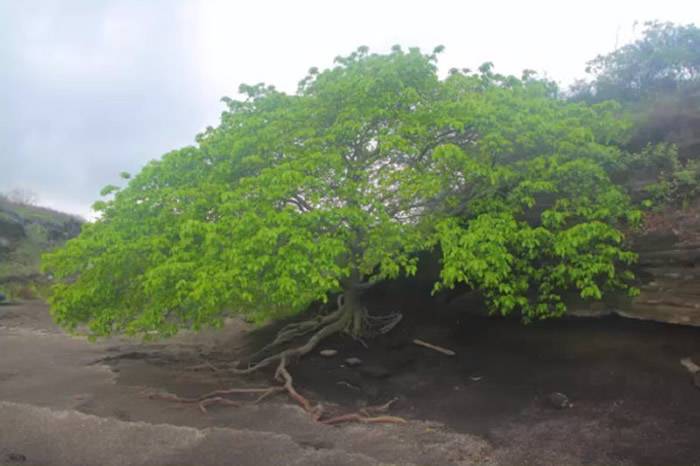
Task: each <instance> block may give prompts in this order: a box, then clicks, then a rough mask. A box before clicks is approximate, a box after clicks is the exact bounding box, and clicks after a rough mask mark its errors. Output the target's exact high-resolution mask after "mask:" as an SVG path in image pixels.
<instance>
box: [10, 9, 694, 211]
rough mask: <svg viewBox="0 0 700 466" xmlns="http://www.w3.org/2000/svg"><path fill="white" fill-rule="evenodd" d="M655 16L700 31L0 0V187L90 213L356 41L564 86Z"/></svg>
mask: <svg viewBox="0 0 700 466" xmlns="http://www.w3.org/2000/svg"><path fill="white" fill-rule="evenodd" d="M652 19H658V20H663V21H673V22H676V23H683V24H687V23H695V24H700V2H698V1H691V0H682V1H675V0H665V1H659V0H656V1H644V0H636V1H634V0H625V1H614V0H607V1H598V0H586V1H584V0H581V1H576V2H571V1H569V2H565V1H550V2H547V1H537V0H529V1H497V0H492V1H479V2H476V1H467V0H462V1H441V0H423V1H407V0H402V1H381V0H373V1H365V0H353V1H330V0H325V1H303V0H287V1H270V0H258V1H256V2H254V1H246V2H235V1H177V0H162V1H155V0H154V1H147V0H133V1H130V0H119V1H102V0H85V1H70V0H62V1H58V0H54V1H50V0H47V1H40V0H0V149H1V150H0V192H6V191H9V190H10V189H13V188H24V189H30V190H33V191H34V192H35V193H37V195H38V197H39V200H40V203H42V204H44V205H49V206H52V207H55V208H58V209H62V210H65V211H68V212H72V213H78V214H82V215H85V216H89V213H90V205H91V204H92V202H93V201H94V200H95V199H97V198H98V197H99V196H98V192H99V190H100V188H101V187H102V186H104V185H106V184H109V183H116V182H118V173H119V172H121V171H129V172H136V171H138V169H139V167H141V166H142V165H143V164H144V163H145V162H147V161H148V160H151V159H153V158H157V157H159V156H160V155H162V154H163V153H165V152H167V151H168V150H171V149H174V148H178V147H181V146H183V145H187V144H191V143H193V140H194V136H195V135H196V134H197V133H198V132H200V131H201V130H202V129H204V128H205V127H206V126H208V125H216V123H217V120H218V115H219V113H220V112H221V110H222V109H223V106H222V104H221V103H220V101H219V99H220V98H221V97H222V96H235V95H236V90H237V88H238V85H239V84H240V83H242V82H244V83H257V82H260V81H264V82H267V83H270V84H274V85H275V86H276V87H277V88H280V89H283V90H286V91H290V92H292V91H294V89H295V88H296V83H297V82H298V81H299V79H301V78H302V77H303V76H304V75H305V73H306V71H307V70H308V69H309V68H310V67H311V66H318V67H320V68H323V67H327V66H330V65H331V64H332V60H333V58H334V57H335V56H336V55H339V54H347V53H349V52H351V51H352V50H354V49H355V48H357V47H358V46H360V45H367V46H369V47H370V49H371V50H373V51H379V52H383V51H387V50H389V48H390V47H391V46H392V45H394V44H400V45H403V46H406V47H408V46H420V47H421V48H424V49H425V50H426V51H431V50H432V49H433V48H434V47H435V46H436V45H440V44H442V45H444V46H446V50H445V52H444V53H443V55H442V56H441V60H440V67H441V69H442V70H443V71H446V70H448V69H449V68H451V67H460V68H462V67H470V68H475V67H477V66H479V65H480V64H481V63H483V62H485V61H492V62H494V63H495V65H496V70H497V71H499V72H501V73H516V74H519V73H520V71H521V70H523V69H525V68H530V69H534V70H537V71H540V72H543V73H546V74H547V76H549V77H550V78H552V79H555V80H556V81H558V82H559V83H560V84H562V85H567V84H569V83H571V82H572V81H573V79H575V78H577V77H584V76H585V72H584V69H585V63H586V61H588V60H590V59H591V58H593V57H595V55H597V54H599V53H606V52H609V51H611V50H613V49H614V48H615V47H616V45H618V46H619V45H623V44H624V43H625V42H626V41H629V40H631V39H632V38H634V37H635V33H638V32H639V30H640V28H641V23H643V22H644V21H647V20H652ZM635 21H636V22H638V23H639V24H638V25H637V26H635Z"/></svg>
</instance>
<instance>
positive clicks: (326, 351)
mask: <svg viewBox="0 0 700 466" xmlns="http://www.w3.org/2000/svg"><path fill="white" fill-rule="evenodd" d="M318 354H320V355H321V356H323V357H324V358H332V357H333V356H335V355H336V354H338V350H334V349H324V350H321V351H319V352H318Z"/></svg>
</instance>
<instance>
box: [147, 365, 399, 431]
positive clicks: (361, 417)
mask: <svg viewBox="0 0 700 466" xmlns="http://www.w3.org/2000/svg"><path fill="white" fill-rule="evenodd" d="M275 379H276V380H278V381H279V382H281V383H282V385H281V386H272V387H263V388H229V389H225V390H215V391H213V392H209V393H206V394H204V395H202V396H200V397H198V398H183V397H179V396H177V395H173V394H160V393H159V394H153V395H151V396H150V398H151V399H160V400H166V401H173V402H176V403H193V404H194V403H196V404H197V405H198V406H199V410H200V411H201V412H202V413H205V414H206V413H207V406H209V405H213V404H221V405H226V406H234V407H239V406H241V404H242V403H241V402H240V401H235V400H231V399H230V398H226V396H228V395H237V394H257V395H258V397H257V398H256V399H255V400H254V401H252V403H253V404H256V403H259V402H261V401H262V400H264V399H265V398H267V397H269V396H271V395H274V394H277V393H281V392H287V394H288V395H289V397H290V398H291V399H292V400H294V401H295V402H296V403H298V404H299V406H301V408H302V409H303V410H304V411H305V412H306V413H308V414H309V416H311V419H313V420H314V421H315V422H320V423H322V424H328V425H335V424H341V423H345V422H361V423H365V424H403V423H405V422H406V420H405V419H403V418H400V417H396V416H386V415H378V414H379V413H384V412H386V411H388V410H389V408H390V407H391V405H392V404H394V403H395V402H396V401H397V398H394V399H392V400H390V401H388V402H387V403H385V404H383V405H381V406H368V407H366V408H363V409H361V410H360V411H358V412H355V413H350V414H342V415H338V416H331V417H328V418H326V419H323V415H324V414H325V412H324V409H323V406H322V405H321V404H320V403H319V404H316V405H315V406H314V405H313V403H311V401H309V400H308V399H307V398H305V397H304V396H303V395H301V394H300V393H299V392H298V391H297V390H296V388H294V379H293V378H292V375H291V374H290V373H289V371H288V370H287V360H286V359H285V358H284V357H283V358H282V359H280V363H279V365H278V366H277V370H276V371H275Z"/></svg>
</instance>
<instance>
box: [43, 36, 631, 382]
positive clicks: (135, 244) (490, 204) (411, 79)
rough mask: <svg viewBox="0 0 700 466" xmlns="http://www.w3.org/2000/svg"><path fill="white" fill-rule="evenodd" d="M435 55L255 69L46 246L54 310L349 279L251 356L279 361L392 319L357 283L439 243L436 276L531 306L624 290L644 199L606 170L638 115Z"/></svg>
mask: <svg viewBox="0 0 700 466" xmlns="http://www.w3.org/2000/svg"><path fill="white" fill-rule="evenodd" d="M437 51H438V50H436V52H437ZM436 60H437V57H436V53H433V54H428V55H426V54H423V53H421V52H420V51H419V50H417V49H410V50H409V51H407V52H405V51H403V50H401V49H400V48H399V47H395V48H394V49H393V50H392V52H391V53H389V54H387V55H377V54H369V52H368V51H367V49H366V48H360V49H358V50H357V51H356V52H354V53H353V54H351V55H349V56H347V57H338V58H337V59H336V62H337V65H336V66H335V67H334V68H332V69H328V70H325V71H323V72H318V70H316V69H312V70H310V72H309V75H308V76H307V77H306V78H305V79H304V80H302V81H301V82H300V85H299V89H298V92H297V93H296V94H294V95H288V94H285V93H282V92H279V91H277V90H275V89H274V88H273V87H270V86H265V85H262V84H261V85H255V86H242V87H241V92H242V93H244V94H245V95H246V98H245V99H244V100H234V99H228V98H227V99H224V101H225V102H226V104H227V106H228V110H227V111H226V112H224V113H223V115H222V118H221V123H220V125H219V126H218V127H217V128H210V129H208V130H207V131H206V132H204V133H203V134H201V135H200V136H199V137H198V139H197V143H198V144H197V146H195V147H187V148H184V149H181V150H178V151H174V152H171V153H169V154H166V155H165V156H164V157H163V158H162V159H161V160H158V161H154V162H151V163H150V164H149V165H147V166H146V167H145V168H144V169H143V170H142V171H141V172H140V173H139V174H137V175H136V176H135V177H133V178H131V179H130V181H129V182H128V185H127V186H126V187H125V188H124V189H118V188H116V187H109V189H106V190H105V194H109V193H112V192H113V193H114V197H113V198H112V199H111V200H108V201H100V202H98V203H96V204H95V208H96V210H98V211H99V212H101V217H100V219H99V220H97V221H96V222H95V223H93V224H91V225H87V226H86V227H85V228H84V229H83V231H82V233H81V235H80V237H79V238H77V239H74V240H72V241H70V242H69V243H68V244H67V245H66V247H65V248H63V249H61V250H58V251H56V252H54V253H52V254H50V255H48V256H46V258H45V268H46V269H47V270H49V271H51V273H53V275H54V277H55V280H56V284H55V286H54V290H53V296H52V297H51V305H52V313H53V315H54V317H55V318H56V320H57V321H58V322H59V323H60V324H62V325H64V326H66V327H68V328H75V326H76V325H78V324H81V323H87V324H88V326H89V329H90V331H91V332H92V333H93V334H94V335H98V336H99V335H106V334H110V333H114V332H127V333H144V334H153V333H158V334H161V335H166V336H167V335H171V334H173V333H175V332H176V331H177V330H178V328H181V327H186V328H195V329H198V328H200V327H202V326H203V325H218V324H220V323H221V321H222V319H223V317H225V316H227V315H230V314H237V315H245V316H248V317H250V318H254V319H257V320H259V321H265V320H268V319H271V318H279V317H283V316H287V315H293V314H296V313H299V312H301V311H303V310H304V309H306V308H308V306H309V305H310V304H311V303H313V302H315V301H327V300H329V299H331V298H332V297H333V296H335V295H337V296H338V299H337V301H338V306H337V309H335V310H334V311H332V312H330V313H328V314H325V315H319V316H316V317H314V318H313V319H312V320H309V321H304V322H300V323H296V324H291V325H289V326H287V327H285V328H284V329H283V330H282V331H281V332H280V333H279V335H278V336H277V338H276V339H275V341H273V342H272V343H271V345H270V346H268V347H266V348H265V349H264V350H263V352H261V353H260V354H259V355H257V356H256V357H255V360H254V362H255V364H252V365H251V367H250V368H248V369H245V370H244V371H251V370H255V369H258V368H260V367H265V366H267V365H270V364H272V363H273V362H275V361H281V366H280V367H281V368H282V369H284V367H283V366H284V364H285V363H286V361H288V360H289V359H291V358H294V357H298V356H302V355H303V354H305V353H307V352H309V351H311V350H312V349H313V348H314V347H315V345H317V344H318V342H319V341H321V340H322V339H323V338H325V337H327V336H329V335H331V334H333V333H337V332H346V333H348V334H350V335H352V336H354V337H362V336H367V335H371V334H373V333H381V332H382V331H386V330H387V329H389V328H390V327H391V325H393V324H394V323H395V322H396V320H395V318H394V316H389V317H388V318H385V319H381V318H378V317H377V316H370V315H368V313H367V311H366V310H365V308H364V307H363V305H362V298H361V297H362V293H363V291H364V290H366V289H367V288H368V287H370V286H372V285H373V284H374V283H377V282H379V281H381V280H385V279H388V278H393V277H397V276H399V275H401V274H404V275H412V274H414V273H415V272H416V270H417V267H418V266H419V264H418V259H417V257H418V253H419V252H421V251H426V250H430V249H436V248H437V249H438V250H440V251H441V257H442V261H441V262H442V274H441V278H440V281H439V283H437V284H436V287H437V288H440V287H452V286H454V285H455V284H456V283H460V282H464V283H467V284H469V285H471V286H473V287H475V288H478V289H480V290H481V291H482V292H483V293H484V295H485V296H486V298H487V302H488V304H489V306H490V308H491V309H492V310H493V311H494V312H501V313H503V314H507V313H510V312H515V311H519V312H521V313H522V315H523V318H524V319H525V320H530V319H534V318H544V317H548V316H553V315H561V314H562V313H563V312H564V311H565V306H564V303H563V301H562V299H561V296H560V294H561V292H563V291H568V290H571V289H575V290H578V292H579V293H580V294H581V295H582V296H583V297H587V298H593V299H599V298H600V297H601V296H602V293H603V292H604V291H605V290H606V289H608V288H610V287H623V288H627V285H626V284H625V283H624V279H625V278H626V277H627V275H626V273H627V272H626V269H625V264H628V263H630V262H631V261H632V260H633V259H634V256H633V254H631V253H629V252H627V251H626V250H625V248H624V242H623V240H624V235H623V233H622V230H621V229H620V228H622V227H625V226H626V225H628V224H630V223H634V222H635V221H636V220H637V219H638V217H639V215H638V212H637V211H635V210H634V209H633V208H632V207H631V205H630V201H629V199H628V197H627V196H626V194H625V193H624V192H623V191H622V190H621V189H619V188H618V187H617V186H616V185H615V184H614V183H613V182H612V181H611V179H610V177H609V172H610V171H611V170H613V169H614V168H615V167H616V166H618V165H619V164H620V163H621V152H620V151H619V150H618V149H617V148H616V146H615V145H614V143H615V142H617V141H619V140H621V139H622V138H623V137H624V135H625V134H626V130H627V128H628V125H627V123H626V122H625V121H624V120H623V119H621V118H620V117H619V115H618V110H619V109H618V107H616V106H615V105H613V104H602V105H597V106H588V105H586V104H582V103H579V104H572V103H567V102H565V101H562V100H560V99H558V98H557V92H556V88H555V87H554V86H553V85H552V84H551V83H549V82H545V81H541V80H538V79H536V78H535V77H534V76H533V75H532V74H531V73H526V74H525V75H524V76H523V78H522V79H517V78H514V77H512V76H501V75H498V74H495V73H493V71H492V67H491V66H490V65H489V64H487V65H484V66H482V67H481V68H480V70H479V72H477V73H469V72H459V71H454V72H452V73H451V74H450V76H449V77H447V78H445V79H442V80H441V79H439V77H438V75H437V69H436ZM307 335H309V338H308V340H307V341H306V342H305V343H303V344H302V345H301V346H294V347H291V348H290V349H285V350H281V351H279V352H277V353H273V354H272V355H269V354H270V353H271V352H272V350H273V349H277V348H279V347H280V346H281V345H283V344H286V343H289V342H291V341H292V340H294V339H296V338H297V337H302V336H307Z"/></svg>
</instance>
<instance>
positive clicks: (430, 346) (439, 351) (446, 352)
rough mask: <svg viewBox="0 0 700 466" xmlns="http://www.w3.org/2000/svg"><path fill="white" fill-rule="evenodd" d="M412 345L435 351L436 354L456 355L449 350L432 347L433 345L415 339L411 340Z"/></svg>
mask: <svg viewBox="0 0 700 466" xmlns="http://www.w3.org/2000/svg"><path fill="white" fill-rule="evenodd" d="M413 343H414V344H416V345H418V346H423V347H425V348H430V349H431V350H434V351H437V352H438V353H442V354H446V355H447V356H454V355H455V354H457V353H455V352H454V351H452V350H451V349H447V348H443V347H442V346H437V345H433V344H431V343H428V342H426V341H423V340H418V339H415V340H413Z"/></svg>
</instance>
